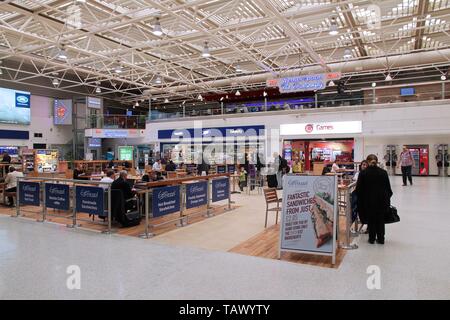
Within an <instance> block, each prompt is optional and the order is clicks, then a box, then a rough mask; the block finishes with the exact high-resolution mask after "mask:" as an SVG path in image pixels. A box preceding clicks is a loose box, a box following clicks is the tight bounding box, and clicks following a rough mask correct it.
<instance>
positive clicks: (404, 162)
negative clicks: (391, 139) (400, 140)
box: [400, 146, 414, 186]
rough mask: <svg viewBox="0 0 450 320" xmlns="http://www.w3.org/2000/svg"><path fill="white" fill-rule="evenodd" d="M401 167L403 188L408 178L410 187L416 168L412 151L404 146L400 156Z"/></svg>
mask: <svg viewBox="0 0 450 320" xmlns="http://www.w3.org/2000/svg"><path fill="white" fill-rule="evenodd" d="M400 166H401V167H402V178H403V186H406V185H407V183H406V178H408V180H409V183H410V185H412V184H413V182H412V176H411V171H412V168H414V159H413V156H412V154H411V151H409V150H408V148H407V147H406V146H403V151H402V153H401V154H400Z"/></svg>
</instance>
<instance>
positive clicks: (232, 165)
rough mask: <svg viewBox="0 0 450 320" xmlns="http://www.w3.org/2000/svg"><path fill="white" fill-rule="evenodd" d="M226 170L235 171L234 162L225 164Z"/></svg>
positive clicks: (232, 172)
mask: <svg viewBox="0 0 450 320" xmlns="http://www.w3.org/2000/svg"><path fill="white" fill-rule="evenodd" d="M227 170H228V173H231V174H234V172H235V171H236V166H235V165H234V164H229V165H228V166H227Z"/></svg>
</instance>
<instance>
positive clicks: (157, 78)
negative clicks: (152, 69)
mask: <svg viewBox="0 0 450 320" xmlns="http://www.w3.org/2000/svg"><path fill="white" fill-rule="evenodd" d="M155 83H156V84H161V83H162V79H161V77H160V76H157V77H156V79H155Z"/></svg>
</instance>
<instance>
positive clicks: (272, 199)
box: [263, 188, 281, 228]
mask: <svg viewBox="0 0 450 320" xmlns="http://www.w3.org/2000/svg"><path fill="white" fill-rule="evenodd" d="M263 191H264V198H265V199H266V222H265V224H264V228H267V216H268V214H269V211H275V212H276V213H277V216H276V219H275V224H278V212H279V211H281V199H279V198H278V194H277V189H276V188H266V189H263ZM271 203H275V204H276V205H277V206H276V207H273V208H269V204H271Z"/></svg>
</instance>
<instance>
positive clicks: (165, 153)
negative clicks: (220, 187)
mask: <svg viewBox="0 0 450 320" xmlns="http://www.w3.org/2000/svg"><path fill="white" fill-rule="evenodd" d="M264 131H265V130H264V126H245V127H221V128H202V129H184V130H159V131H158V139H159V140H160V141H162V142H161V144H160V152H161V158H164V159H171V160H172V161H174V162H175V163H176V164H179V163H185V164H192V163H198V162H200V161H201V159H202V156H203V160H204V161H207V162H208V163H209V164H211V165H215V164H243V163H245V157H246V155H247V156H248V158H249V161H252V162H253V161H254V162H255V163H256V161H257V154H258V153H259V154H262V153H263V150H264V142H265V139H264Z"/></svg>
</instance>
